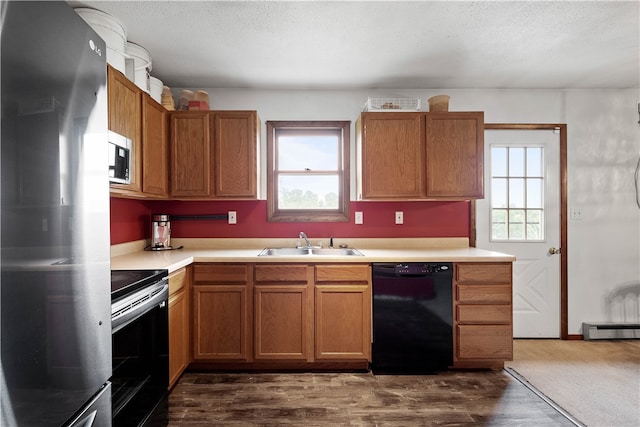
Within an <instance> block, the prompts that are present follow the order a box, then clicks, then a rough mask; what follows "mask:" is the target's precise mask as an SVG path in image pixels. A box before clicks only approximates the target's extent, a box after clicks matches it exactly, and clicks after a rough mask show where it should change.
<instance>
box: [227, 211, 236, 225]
mask: <svg viewBox="0 0 640 427" xmlns="http://www.w3.org/2000/svg"><path fill="white" fill-rule="evenodd" d="M228 217H229V224H236V223H237V221H238V218H237V216H236V211H229V214H228Z"/></svg>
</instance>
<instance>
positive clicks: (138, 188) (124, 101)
mask: <svg viewBox="0 0 640 427" xmlns="http://www.w3.org/2000/svg"><path fill="white" fill-rule="evenodd" d="M107 98H108V109H109V130H111V131H113V132H116V133H118V134H120V135H122V136H125V137H127V138H129V139H131V145H132V149H131V170H130V171H129V176H130V178H131V183H130V184H111V191H112V192H116V193H119V194H124V195H136V194H140V193H141V192H142V128H141V122H142V120H141V118H142V115H141V108H142V107H141V104H142V101H141V99H142V91H141V90H140V88H139V87H138V86H136V85H135V83H133V82H132V81H131V80H129V79H128V78H127V77H126V76H125V75H124V74H122V73H121V72H120V71H118V70H116V69H115V68H112V67H111V66H108V67H107Z"/></svg>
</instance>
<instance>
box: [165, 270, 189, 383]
mask: <svg viewBox="0 0 640 427" xmlns="http://www.w3.org/2000/svg"><path fill="white" fill-rule="evenodd" d="M187 271H188V270H187V269H186V268H181V269H180V270H178V271H175V272H173V273H171V274H170V275H169V388H171V387H173V385H174V384H175V383H176V382H177V381H178V379H179V378H180V375H182V372H184V370H185V369H186V368H187V366H188V365H189V362H190V353H191V352H190V347H189V342H190V334H189V330H190V329H189V283H188V280H189V276H188V274H187Z"/></svg>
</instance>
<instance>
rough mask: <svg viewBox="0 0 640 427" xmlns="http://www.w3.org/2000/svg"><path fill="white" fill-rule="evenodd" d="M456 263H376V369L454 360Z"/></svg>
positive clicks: (394, 370)
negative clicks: (454, 282) (453, 280)
mask: <svg viewBox="0 0 640 427" xmlns="http://www.w3.org/2000/svg"><path fill="white" fill-rule="evenodd" d="M452 278H453V264H452V263H445V262H441V263H374V264H373V346H372V361H371V370H372V371H373V373H374V374H385V373H389V374H423V373H424V374H429V373H433V372H436V371H439V370H443V369H447V367H449V366H451V365H452V364H453V315H452V310H453V308H452V305H453V302H452Z"/></svg>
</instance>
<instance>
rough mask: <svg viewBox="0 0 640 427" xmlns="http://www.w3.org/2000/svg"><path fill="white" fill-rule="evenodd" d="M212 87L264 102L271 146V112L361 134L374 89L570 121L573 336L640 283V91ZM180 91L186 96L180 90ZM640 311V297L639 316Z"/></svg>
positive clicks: (518, 116)
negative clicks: (342, 124)
mask: <svg viewBox="0 0 640 427" xmlns="http://www.w3.org/2000/svg"><path fill="white" fill-rule="evenodd" d="M193 89H199V88H193ZM205 90H207V91H208V92H209V96H210V105H211V109H217V110H232V109H246V110H257V111H258V114H259V115H260V118H261V119H262V124H263V129H262V135H263V138H262V141H263V144H264V143H265V140H266V139H265V138H264V135H265V127H264V123H265V122H266V121H268V120H352V121H353V123H354V125H353V126H352V137H353V127H354V126H355V119H356V117H357V116H358V114H359V113H360V111H362V106H363V105H364V103H365V102H366V100H367V97H368V96H372V97H421V98H422V102H423V110H425V111H426V110H427V107H426V105H424V104H426V100H427V99H428V98H429V97H431V96H433V95H438V94H448V95H450V96H451V100H450V104H449V109H450V111H484V112H485V122H487V123H566V124H567V130H568V179H569V182H568V206H569V210H571V209H579V210H580V211H581V212H582V219H581V220H572V219H569V224H568V239H569V241H568V248H566V249H567V251H568V257H569V258H568V262H569V272H568V273H569V307H568V308H569V334H579V333H581V326H582V322H585V321H586V322H604V321H621V320H622V319H620V318H619V315H616V310H613V313H610V310H609V307H607V304H606V297H607V295H608V293H609V292H611V291H613V290H615V289H617V288H620V287H622V286H625V285H627V284H630V283H640V208H639V207H638V206H636V204H635V188H634V177H633V176H634V170H635V166H636V162H637V161H638V158H639V156H640V125H639V124H638V120H639V119H640V118H639V117H638V102H640V90H639V89H628V90H473V89H470V90H437V91H434V90H428V91H427V90H398V91H389V90H386V91H381V90H361V91H357V90H353V91H269V90H247V89H206V88H205ZM173 92H174V97H176V99H177V96H178V95H179V93H180V89H177V88H174V90H173ZM353 140H355V139H353ZM263 152H264V151H263ZM352 159H355V155H354V156H352ZM264 162H265V160H264V159H263V165H264ZM262 170H264V168H263V169H262ZM352 170H355V168H352ZM352 188H355V185H353V186H352ZM352 197H353V195H352ZM638 310H639V309H638V306H637V303H636V305H635V308H633V307H632V311H635V316H636V317H637V316H638ZM635 321H636V322H638V321H640V319H638V318H636V319H635Z"/></svg>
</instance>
